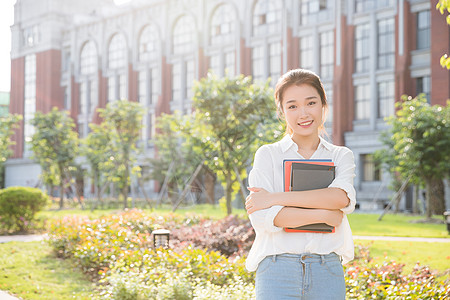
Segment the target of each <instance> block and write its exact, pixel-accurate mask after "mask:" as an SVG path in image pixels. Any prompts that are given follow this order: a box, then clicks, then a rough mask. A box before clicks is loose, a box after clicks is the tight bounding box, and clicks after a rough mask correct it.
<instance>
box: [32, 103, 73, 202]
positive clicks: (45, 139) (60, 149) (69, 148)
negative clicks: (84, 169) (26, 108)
mask: <svg viewBox="0 0 450 300" xmlns="http://www.w3.org/2000/svg"><path fill="white" fill-rule="evenodd" d="M31 124H32V125H33V126H34V128H35V133H34V134H33V137H32V141H31V146H32V150H33V157H34V159H35V160H36V161H37V162H38V163H39V164H40V165H41V168H42V172H43V174H44V177H45V176H47V177H49V178H47V179H44V182H45V180H51V181H52V182H54V183H56V182H57V183H59V190H60V202H59V207H60V209H61V208H63V207H64V188H65V184H66V183H67V182H68V181H70V172H69V171H70V168H71V167H73V166H74V160H75V157H76V156H77V154H78V134H77V133H76V132H75V130H74V128H75V124H74V122H73V120H72V118H70V116H69V113H68V112H67V111H59V110H58V108H56V107H54V108H53V109H52V110H51V111H50V112H49V113H47V114H43V113H41V112H36V114H35V116H34V119H32V120H31Z"/></svg>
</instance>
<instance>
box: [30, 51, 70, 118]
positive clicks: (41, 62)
mask: <svg viewBox="0 0 450 300" xmlns="http://www.w3.org/2000/svg"><path fill="white" fill-rule="evenodd" d="M53 107H57V108H59V109H62V108H63V107H64V88H63V87H62V86H61V51H60V50H47V51H44V52H40V53H36V110H37V111H41V112H43V113H47V112H49V111H51V110H52V108H53Z"/></svg>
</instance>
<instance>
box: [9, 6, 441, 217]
mask: <svg viewBox="0 0 450 300" xmlns="http://www.w3.org/2000/svg"><path fill="white" fill-rule="evenodd" d="M436 3H437V1H426V0H378V1H375V0H309V1H304V0H245V1H241V0H132V1H131V2H129V3H127V4H125V5H120V6H117V5H115V4H114V3H113V1H111V0H109V1H108V0H89V1H88V0H78V1H69V0H18V1H17V3H16V5H15V23H14V25H13V26H12V27H11V30H12V51H11V59H12V63H11V81H12V82H11V105H10V112H12V113H19V114H22V115H23V116H24V121H23V123H22V126H21V128H20V130H18V131H17V133H16V135H15V140H16V142H17V144H16V146H15V149H14V157H13V158H12V159H10V160H9V161H8V162H7V164H6V185H7V186H10V185H35V184H36V183H37V178H38V175H39V172H40V168H39V166H37V165H36V164H34V163H33V162H32V161H31V160H30V159H29V157H30V151H29V147H28V146H27V143H26V141H27V140H29V138H30V136H31V135H32V133H33V128H32V126H30V125H28V121H29V120H30V119H31V118H33V114H34V112H35V111H38V110H39V111H43V112H47V111H49V110H50V109H51V108H52V107H53V106H57V107H59V108H60V109H67V110H69V111H70V113H71V116H72V117H73V119H74V120H75V122H76V124H77V130H78V132H79V134H80V137H84V136H85V135H86V134H87V133H88V124H89V123H90V122H95V121H96V120H97V115H96V112H95V109H96V108H98V107H104V106H105V105H106V103H107V102H108V101H113V100H115V99H119V98H127V99H129V100H131V101H138V102H140V103H142V104H143V105H144V106H145V107H147V108H148V111H147V114H146V116H145V118H144V125H145V126H144V130H143V132H142V140H143V143H144V144H145V145H146V155H147V156H150V157H151V156H153V155H154V149H153V146H152V136H153V134H154V128H155V118H156V117H157V116H158V115H160V114H161V113H162V112H166V113H169V112H172V111H174V110H181V111H183V112H184V113H188V112H189V111H190V109H191V101H190V98H191V96H192V92H191V87H192V82H193V80H194V79H199V78H201V77H203V76H205V74H206V73H207V70H208V69H212V70H214V71H215V72H216V73H218V74H220V75H222V76H223V75H224V74H225V70H226V69H227V70H228V72H229V73H230V74H240V73H242V74H245V75H252V76H253V77H254V79H255V80H259V79H262V80H265V79H266V78H268V77H271V78H275V80H276V79H277V78H278V77H279V76H280V75H281V74H282V73H284V72H285V71H287V70H289V69H292V68H298V67H302V68H306V69H311V70H313V71H315V72H316V73H318V74H319V75H320V76H321V78H322V80H323V82H324V85H325V88H326V92H327V95H328V98H329V102H330V108H331V110H330V115H329V118H328V121H327V124H326V125H327V126H326V127H327V131H328V133H329V137H330V139H332V141H333V142H334V143H335V144H339V145H346V146H348V147H350V148H351V149H352V150H353V151H354V153H355V159H356V164H357V178H356V179H355V187H356V190H357V193H358V201H359V202H360V203H361V207H362V208H367V209H374V208H379V207H381V206H382V205H383V203H385V202H386V201H387V199H388V196H389V195H390V193H391V192H390V191H389V190H388V189H387V185H388V183H389V180H390V179H389V175H388V174H385V173H383V172H381V171H379V170H377V168H376V166H375V163H374V161H373V157H372V154H373V152H374V151H375V150H377V149H379V148H381V146H382V145H381V143H380V142H379V141H378V136H379V134H380V132H381V131H382V130H384V129H386V128H387V126H386V123H385V121H384V118H385V117H387V116H390V115H392V114H393V113H394V102H395V101H398V100H399V99H400V97H401V95H403V94H408V95H411V96H415V95H417V94H418V93H422V92H423V93H425V94H426V96H427V98H428V100H429V102H430V103H431V104H441V105H445V102H446V100H447V99H449V98H450V72H448V71H447V70H445V69H442V68H441V66H440V65H439V58H440V56H441V55H442V54H443V53H448V52H449V48H450V47H449V45H450V29H449V26H447V24H446V21H445V17H444V16H442V15H440V13H439V12H438V11H437V10H436V9H435V6H436ZM405 205H406V206H407V204H405Z"/></svg>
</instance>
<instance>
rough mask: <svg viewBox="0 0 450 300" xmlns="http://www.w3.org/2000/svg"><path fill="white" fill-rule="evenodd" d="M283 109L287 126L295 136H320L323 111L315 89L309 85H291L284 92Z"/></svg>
mask: <svg viewBox="0 0 450 300" xmlns="http://www.w3.org/2000/svg"><path fill="white" fill-rule="evenodd" d="M282 108H283V113H284V116H285V118H286V122H287V125H288V126H289V127H290V128H291V129H292V131H293V133H294V135H297V136H301V137H311V136H319V128H320V127H321V125H322V122H323V120H322V119H323V116H322V112H323V109H322V100H321V99H320V95H319V93H318V92H317V91H316V89H315V88H313V87H312V86H310V85H307V84H302V85H299V86H297V85H291V86H290V87H288V88H287V89H286V90H285V91H284V95H283V99H282Z"/></svg>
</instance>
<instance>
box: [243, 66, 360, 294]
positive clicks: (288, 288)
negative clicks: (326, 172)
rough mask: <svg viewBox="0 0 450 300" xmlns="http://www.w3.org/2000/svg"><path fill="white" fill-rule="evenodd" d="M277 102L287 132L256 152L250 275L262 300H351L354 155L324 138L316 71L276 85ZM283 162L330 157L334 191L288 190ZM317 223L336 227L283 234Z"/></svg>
mask: <svg viewBox="0 0 450 300" xmlns="http://www.w3.org/2000/svg"><path fill="white" fill-rule="evenodd" d="M275 101H276V104H277V108H278V111H279V113H280V114H281V115H282V117H283V118H284V119H285V121H286V135H285V137H284V138H283V139H282V140H281V141H279V142H277V143H274V144H270V145H264V146H262V147H261V148H259V149H258V151H257V152H256V154H255V159H254V162H253V169H252V170H251V172H250V174H249V186H250V187H249V190H250V192H251V193H250V195H249V196H248V197H247V200H246V204H245V205H246V209H247V212H248V214H249V215H250V221H251V223H252V226H253V228H254V229H255V232H256V238H255V241H254V243H253V246H252V249H251V250H250V253H249V255H248V258H247V262H246V267H247V269H248V270H249V271H255V270H256V280H255V284H256V299H257V300H264V299H268V300H273V299H277V300H279V299H311V300H321V299H326V300H328V299H334V300H337V299H345V281H344V271H343V268H342V262H344V263H345V262H348V261H350V260H352V259H353V254H354V253H353V252H354V248H353V247H354V246H353V239H352V233H351V230H350V225H349V223H348V220H347V217H346V215H347V214H349V213H351V212H352V211H353V210H354V207H355V203H356V199H355V189H354V187H353V178H354V177H355V164H354V157H353V153H352V152H351V151H350V150H349V149H348V148H345V147H339V146H335V145H332V144H330V143H328V142H327V141H325V140H324V139H323V138H322V137H321V136H320V135H319V134H320V133H321V131H322V130H323V127H324V122H325V115H326V111H327V100H326V96H325V91H324V89H323V86H322V83H321V82H320V79H319V77H318V76H317V75H316V74H314V73H313V72H310V71H307V70H302V69H297V70H291V71H289V72H287V73H286V74H284V75H283V76H282V77H281V78H280V79H279V81H278V83H277V86H276V88H275ZM284 159H331V160H332V161H333V163H334V165H335V179H334V180H333V182H332V183H331V185H329V186H328V188H324V189H318V190H310V191H301V192H284V189H283V160H284ZM313 223H327V224H329V225H331V226H335V232H334V233H305V232H286V231H284V230H283V228H285V227H296V226H302V225H307V224H313Z"/></svg>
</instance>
